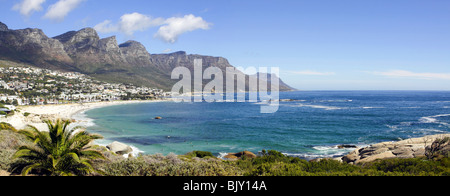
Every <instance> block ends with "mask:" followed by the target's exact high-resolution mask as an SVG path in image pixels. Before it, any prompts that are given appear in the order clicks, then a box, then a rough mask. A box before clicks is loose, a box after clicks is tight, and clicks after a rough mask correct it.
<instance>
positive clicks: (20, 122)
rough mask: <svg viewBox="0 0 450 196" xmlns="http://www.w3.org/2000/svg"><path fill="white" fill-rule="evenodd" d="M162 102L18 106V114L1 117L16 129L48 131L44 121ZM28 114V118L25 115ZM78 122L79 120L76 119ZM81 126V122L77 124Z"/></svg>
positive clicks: (1, 119)
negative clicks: (112, 107) (29, 126)
mask: <svg viewBox="0 0 450 196" xmlns="http://www.w3.org/2000/svg"><path fill="white" fill-rule="evenodd" d="M161 101H162V100H148V101H113V102H95V103H83V104H63V105H40V106H18V107H17V110H18V112H16V113H15V115H13V116H10V117H7V118H6V117H1V118H0V121H1V122H6V123H9V124H11V125H13V126H14V127H15V128H16V129H24V128H25V127H26V126H27V125H32V126H35V127H36V128H38V129H39V130H42V131H46V130H47V126H46V125H45V124H44V123H42V120H44V119H58V118H61V119H73V118H74V116H75V115H76V114H79V113H81V112H85V111H87V110H92V109H96V108H101V107H107V106H114V105H124V104H137V103H150V102H161ZM27 113H28V116H25V114H27ZM75 120H77V119H75ZM75 124H77V125H80V124H79V122H77V123H75Z"/></svg>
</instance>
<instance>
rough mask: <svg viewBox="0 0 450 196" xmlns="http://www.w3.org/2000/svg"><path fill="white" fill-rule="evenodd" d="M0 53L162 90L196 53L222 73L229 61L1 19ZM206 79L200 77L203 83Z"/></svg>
mask: <svg viewBox="0 0 450 196" xmlns="http://www.w3.org/2000/svg"><path fill="white" fill-rule="evenodd" d="M0 59H3V60H11V61H16V62H24V63H27V64H31V65H34V66H36V67H41V68H46V69H56V70H61V71H76V72H80V73H83V74H87V75H90V76H92V77H94V78H96V79H99V80H104V81H106V82H120V83H131V84H134V85H142V86H149V87H155V88H161V89H164V90H170V89H171V88H172V86H173V85H174V84H175V83H176V82H177V81H175V80H171V72H172V70H173V69H174V68H176V67H180V66H181V67H187V68H188V69H189V70H191V71H193V65H194V63H193V62H194V60H195V59H202V61H203V69H206V68H207V67H211V66H213V67H218V68H219V69H221V70H222V71H223V73H225V70H226V68H227V67H233V66H232V65H231V64H230V63H229V61H228V60H227V59H225V58H223V57H213V56H204V55H197V54H189V55H188V54H187V53H186V52H185V51H178V52H174V53H169V54H150V53H149V52H148V50H147V49H146V48H145V46H144V45H142V44H141V43H140V42H138V41H134V40H129V41H127V42H125V43H121V44H119V43H118V42H117V39H116V37H115V36H111V37H106V38H100V36H99V35H98V33H97V32H96V30H95V29H93V28H89V27H88V28H83V29H81V30H78V31H68V32H66V33H63V34H61V35H58V36H55V37H52V38H50V37H48V36H47V35H45V33H44V32H43V31H42V30H41V29H36V28H34V29H33V28H27V29H19V30H11V29H9V28H8V26H7V25H6V24H4V23H1V22H0ZM238 74H243V73H238ZM246 77H247V78H248V77H250V76H248V75H246ZM207 82H208V80H204V81H203V83H204V84H206V83H207ZM280 84H282V85H281V86H280V89H279V90H280V91H291V90H295V89H293V88H291V87H289V86H287V85H284V82H280ZM241 90H243V89H241Z"/></svg>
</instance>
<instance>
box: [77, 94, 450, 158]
mask: <svg viewBox="0 0 450 196" xmlns="http://www.w3.org/2000/svg"><path fill="white" fill-rule="evenodd" d="M280 99H291V100H286V101H284V102H280V107H279V110H278V112H276V113H273V114H261V113H260V106H261V103H226V102H216V103H206V102H204V103H174V102H155V103H139V104H127V105H117V106H110V107H104V108H98V109H93V110H89V111H86V112H85V113H81V114H79V115H78V117H77V118H83V119H89V122H90V123H88V124H86V125H85V126H87V128H88V130H89V131H90V132H92V133H98V134H101V135H103V136H104V139H103V140H100V141H98V144H100V145H107V144H109V143H111V142H113V141H119V142H122V143H125V144H128V145H130V146H132V147H133V148H134V152H135V153H144V154H156V153H161V154H165V155H166V154H169V153H175V154H186V153H188V152H191V151H194V150H202V151H210V152H212V153H213V154H215V155H216V156H219V157H220V156H223V155H224V154H226V153H230V152H234V153H236V152H241V151H244V150H247V151H251V152H254V153H258V152H261V150H263V149H265V150H277V151H280V152H282V153H285V154H286V155H289V156H296V157H300V158H304V159H314V158H323V157H337V156H342V155H344V154H346V153H348V152H350V151H352V150H354V149H351V148H350V149H339V148H338V145H342V144H349V145H356V146H358V147H364V146H368V145H370V144H374V143H379V142H384V141H398V140H402V139H407V138H414V137H422V136H425V135H434V134H443V133H450V92H449V91H299V92H282V93H280ZM157 116H160V117H162V119H161V120H156V119H155V117H157Z"/></svg>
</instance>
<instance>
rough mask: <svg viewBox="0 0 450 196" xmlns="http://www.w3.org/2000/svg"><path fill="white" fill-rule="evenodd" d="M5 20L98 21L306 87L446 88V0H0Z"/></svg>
mask: <svg viewBox="0 0 450 196" xmlns="http://www.w3.org/2000/svg"><path fill="white" fill-rule="evenodd" d="M0 4H1V5H2V6H1V7H0V21H2V22H3V23H5V24H7V25H8V26H9V27H10V28H11V29H21V28H27V27H34V28H40V29H43V30H44V32H45V33H46V34H47V35H48V36H50V37H52V36H56V35H59V34H62V33H65V32H67V31H70V30H79V29H81V28H84V27H95V28H96V29H97V30H98V32H99V35H100V37H102V38H103V37H108V36H112V35H116V36H117V39H118V41H119V42H121V43H122V42H125V41H127V40H130V39H133V40H137V41H139V42H141V43H143V44H144V45H145V46H146V47H147V49H148V50H149V52H150V53H153V54H157V53H165V52H175V51H179V50H183V51H186V52H187V53H189V54H203V55H211V56H222V57H225V58H227V59H228V60H229V61H230V63H231V64H232V65H234V66H241V67H249V66H254V67H259V66H262V67H279V68H280V75H281V77H282V79H283V80H284V81H285V82H286V83H288V84H290V85H291V86H293V87H295V88H298V89H301V90H450V1H448V0H420V1H419V0H371V1H370V0H365V1H361V0H340V1H336V0H314V1H313V0H308V1H303V0H289V1H288V0H279V1H275V0H271V1H269V0H258V1H256V0H245V1H243V0H226V1H225V0H223V1H219V0H214V1H211V0H192V1H186V0H171V1H160V0H159V1H152V0H127V1H124V0H121V1H111V0H0Z"/></svg>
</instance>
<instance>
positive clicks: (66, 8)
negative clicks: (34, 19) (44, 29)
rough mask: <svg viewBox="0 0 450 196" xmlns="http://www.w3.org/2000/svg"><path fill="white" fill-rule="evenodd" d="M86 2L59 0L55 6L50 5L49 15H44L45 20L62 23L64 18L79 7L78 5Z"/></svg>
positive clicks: (80, 0)
mask: <svg viewBox="0 0 450 196" xmlns="http://www.w3.org/2000/svg"><path fill="white" fill-rule="evenodd" d="M82 1H84V0H59V1H58V2H56V3H55V4H53V5H50V7H49V8H48V11H47V13H46V14H45V15H44V18H46V19H50V20H54V21H62V20H64V18H65V17H66V16H67V14H69V12H71V11H72V10H74V9H75V8H77V7H78V5H79V4H80V3H81V2H82Z"/></svg>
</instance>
